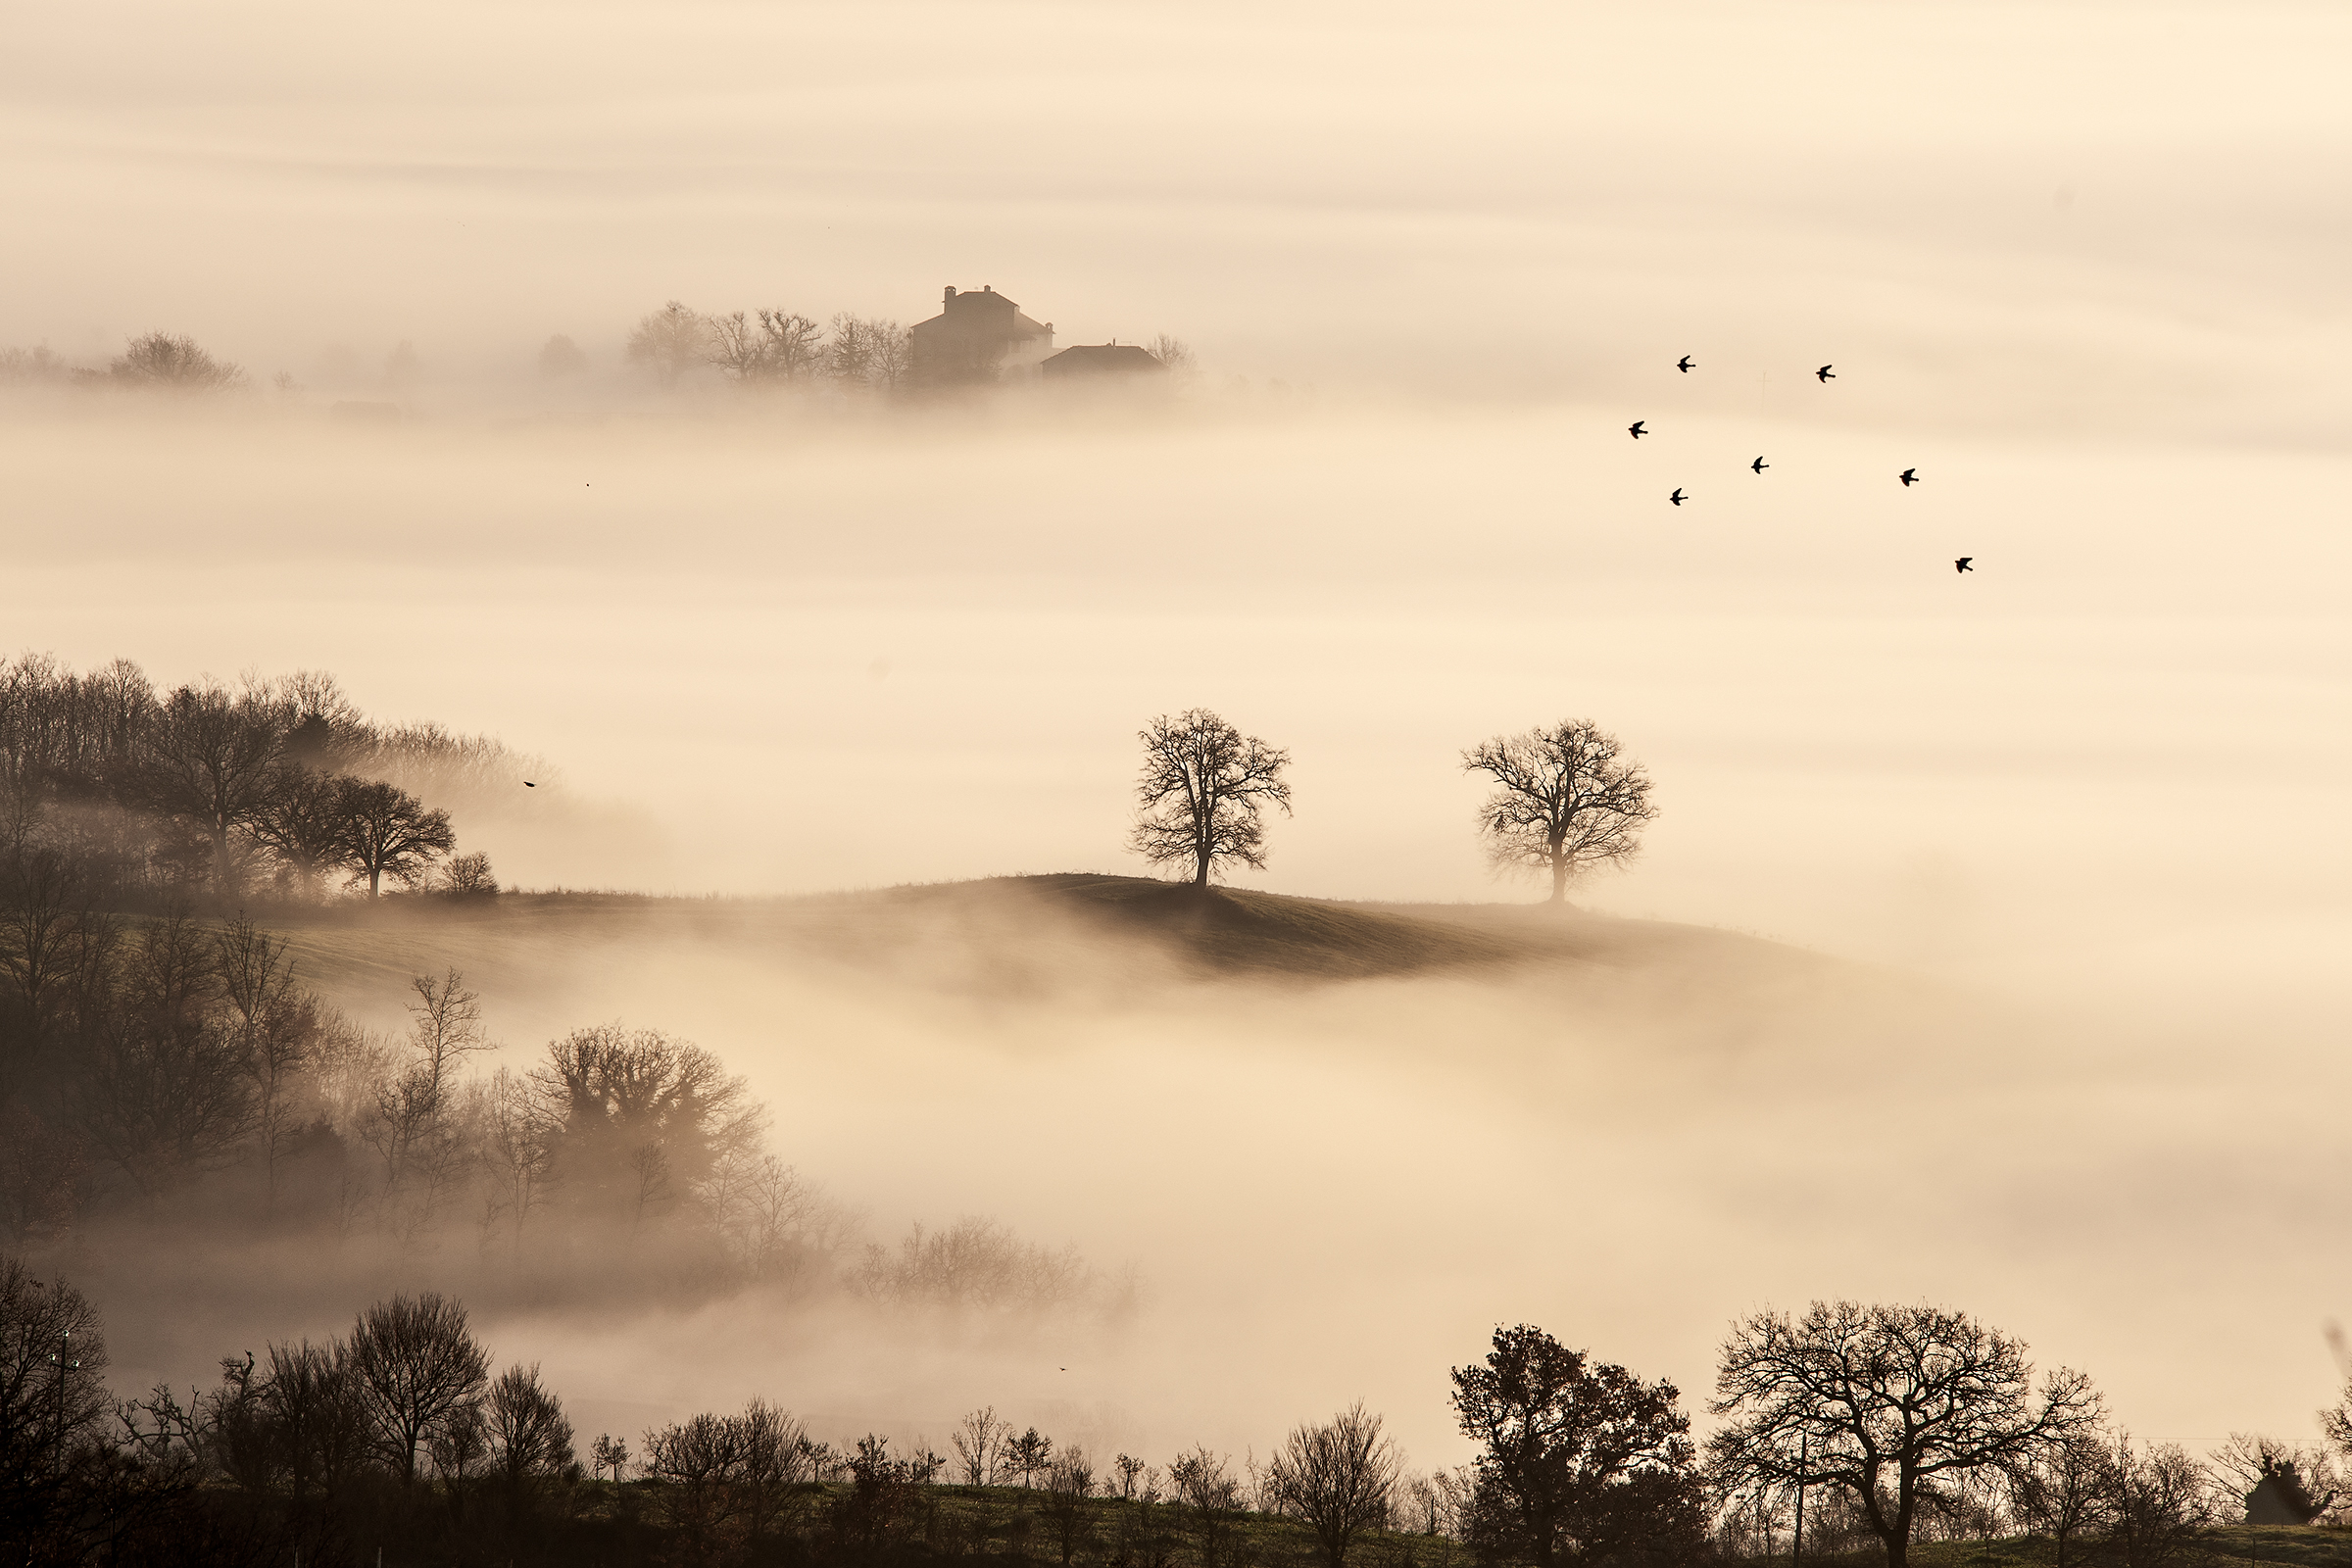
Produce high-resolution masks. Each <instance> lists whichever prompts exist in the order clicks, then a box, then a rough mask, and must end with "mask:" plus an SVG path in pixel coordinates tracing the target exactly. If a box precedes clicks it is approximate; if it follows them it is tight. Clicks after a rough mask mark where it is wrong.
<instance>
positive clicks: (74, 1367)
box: [0, 1254, 114, 1521]
mask: <svg viewBox="0 0 2352 1568" xmlns="http://www.w3.org/2000/svg"><path fill="white" fill-rule="evenodd" d="M113 1408H114V1399H113V1397H112V1396H111V1395H110V1394H109V1393H108V1392H107V1387H106V1340H105V1337H104V1336H103V1335H101V1334H100V1333H99V1328H98V1313H97V1310H96V1309H95V1308H93V1307H92V1306H91V1305H90V1303H89V1301H88V1299H86V1298H84V1297H83V1296H82V1294H81V1293H80V1292H79V1291H77V1290H75V1289H73V1286H71V1285H68V1284H67V1283H66V1282H65V1281H63V1280H60V1279H49V1280H42V1279H39V1278H37V1277H36V1276H35V1275H34V1274H33V1273H32V1272H31V1271H30V1270H29V1269H27V1268H25V1264H24V1263H23V1261H22V1260H20V1259H18V1258H15V1257H11V1256H8V1255H5V1254H0V1519H5V1520H11V1521H14V1520H20V1519H24V1518H25V1517H27V1515H28V1514H30V1513H31V1512H32V1510H33V1509H34V1508H35V1507H38V1506H40V1505H41V1495H42V1494H45V1493H49V1492H52V1491H53V1490H54V1489H55V1488H56V1487H57V1485H58V1477H57V1473H56V1467H57V1464H58V1461H59V1460H60V1459H61V1458H63V1457H64V1456H65V1455H67V1454H68V1453H69V1452H70V1451H71V1450H72V1449H73V1447H74V1446H77V1445H79V1444H80V1443H82V1442H85V1441H87V1440H88V1439H90V1438H92V1437H94V1436H95V1435H96V1434H97V1432H98V1431H99V1429H100V1427H101V1426H102V1424H103V1423H104V1422H105V1420H106V1418H107V1416H108V1415H109V1414H110V1413H111V1411H112V1410H113Z"/></svg>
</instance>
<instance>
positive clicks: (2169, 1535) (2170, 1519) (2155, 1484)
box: [2093, 1438, 2215, 1568]
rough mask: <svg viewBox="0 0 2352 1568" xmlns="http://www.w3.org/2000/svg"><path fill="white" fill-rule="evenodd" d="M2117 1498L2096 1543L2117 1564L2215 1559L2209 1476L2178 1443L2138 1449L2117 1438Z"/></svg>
mask: <svg viewBox="0 0 2352 1568" xmlns="http://www.w3.org/2000/svg"><path fill="white" fill-rule="evenodd" d="M2114 1476H2115V1504H2114V1513H2113V1516H2112V1518H2111V1519H2110V1520H2109V1522H2108V1526H2107V1533H2106V1536H2105V1537H2104V1538H2103V1539H2102V1540H2100V1541H2099V1542H2098V1543H2097V1544H2096V1545H2095V1546H2094V1548H2093V1554H2094V1555H2095V1556H2096V1557H2097V1558H2098V1559H2099V1560H2100V1561H2101V1562H2102V1563H2112V1564H2113V1565H2114V1568H2182V1565H2184V1564H2188V1563H2195V1562H2199V1561H2210V1560H2211V1551H2210V1548H2209V1546H2208V1544H2207V1542H2206V1538H2205V1533H2206V1531H2207V1530H2209V1529H2210V1528H2212V1526H2213V1524H2214V1523H2215V1520H2214V1517H2213V1512H2212V1508H2211V1505H2210V1504H2209V1503H2208V1501H2207V1488H2206V1484H2205V1482H2206V1477H2205V1475H2204V1473H2203V1471H2202V1470H2200V1469H2199V1468H2198V1465H2197V1462H2196V1461H2195V1460H2193V1459H2191V1458H2190V1457H2189V1456H2188V1454H2187V1452H2186V1451H2185V1450H2183V1449H2182V1448H2180V1446H2178V1445H2175V1444H2163V1445H2158V1446H2151V1447H2146V1448H2141V1449H2138V1450H2134V1449H2133V1448H2132V1447H2131V1442H2130V1441H2129V1440H2128V1439H2124V1438H2119V1439H2118V1440H2117V1441H2116V1464H2115V1469H2114Z"/></svg>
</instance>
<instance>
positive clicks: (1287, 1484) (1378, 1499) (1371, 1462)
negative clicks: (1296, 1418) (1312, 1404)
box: [1266, 1399, 1398, 1568]
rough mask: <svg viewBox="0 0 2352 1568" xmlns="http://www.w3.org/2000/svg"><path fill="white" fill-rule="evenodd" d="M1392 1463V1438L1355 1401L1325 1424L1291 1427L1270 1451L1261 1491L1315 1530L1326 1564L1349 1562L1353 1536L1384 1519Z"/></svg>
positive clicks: (1343, 1567) (1343, 1566)
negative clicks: (1263, 1487) (1384, 1433)
mask: <svg viewBox="0 0 2352 1568" xmlns="http://www.w3.org/2000/svg"><path fill="white" fill-rule="evenodd" d="M1397 1464H1398V1461H1397V1446H1396V1444H1394V1443H1392V1442H1391V1441H1390V1440H1389V1439H1387V1438H1385V1437H1383V1436H1381V1431H1380V1417H1378V1416H1376V1415H1373V1414H1371V1413H1369V1412H1368V1411H1366V1410H1365V1409H1364V1405H1363V1401H1362V1400H1360V1399H1359V1400H1357V1401H1356V1402H1355V1403H1354V1404H1352V1405H1350V1406H1348V1408H1347V1409H1345V1410H1343V1411H1341V1412H1340V1413H1339V1414H1338V1415H1336V1416H1334V1417H1332V1419H1331V1420H1330V1422H1329V1423H1328V1424H1326V1425H1323V1426H1302V1427H1294V1428H1293V1429H1292V1431H1291V1435H1290V1436H1289V1437H1288V1438H1286V1439H1284V1440H1283V1444H1282V1446H1281V1447H1280V1448H1278V1449H1276V1450H1275V1452H1274V1461H1273V1464H1272V1465H1271V1466H1270V1467H1269V1468H1268V1470H1267V1472H1266V1490H1267V1493H1268V1495H1269V1497H1270V1499H1271V1500H1272V1501H1273V1503H1274V1505H1275V1506H1276V1507H1278V1508H1280V1509H1281V1510H1282V1511H1283V1512H1285V1513H1288V1514H1291V1515H1292V1516H1293V1517H1295V1518H1298V1519H1300V1520H1303V1521H1304V1522H1305V1524H1306V1527H1307V1528H1308V1529H1309V1530H1312V1531H1313V1532H1314V1533H1315V1543H1316V1544H1317V1545H1319V1546H1321V1547H1322V1548H1323V1560H1324V1562H1325V1563H1327V1564H1328V1565H1329V1568H1347V1563H1348V1547H1349V1546H1351V1545H1353V1544H1355V1538H1356V1537H1357V1536H1359V1535H1362V1534H1363V1533H1364V1532H1365V1531H1367V1530H1377V1529H1379V1528H1381V1527H1382V1526H1383V1525H1386V1524H1387V1523H1388V1520H1389V1495H1390V1493H1391V1492H1392V1491H1393V1490H1394V1489H1395V1487H1396V1484H1397Z"/></svg>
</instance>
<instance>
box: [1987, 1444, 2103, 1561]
mask: <svg viewBox="0 0 2352 1568" xmlns="http://www.w3.org/2000/svg"><path fill="white" fill-rule="evenodd" d="M2117 1455H2118V1449H2117V1446H2115V1445H2114V1444H2112V1443H2110V1442H2109V1441H2108V1439H2107V1438H2106V1436H2105V1435H2104V1434H2101V1433H2097V1432H2089V1431H2084V1432H2079V1433H2076V1434H2074V1435H2072V1436H2070V1437H2067V1438H2065V1439H2062V1440H2060V1441H2059V1442H2056V1443H2052V1444H2049V1445H2047V1446H2044V1447H2043V1448H2042V1449H2041V1450H2040V1451H2038V1452H2035V1453H2031V1454H2029V1455H2027V1456H2026V1458H2025V1460H2024V1461H2023V1462H2022V1463H2019V1464H2015V1465H2012V1466H2011V1467H2010V1490H2011V1495H2012V1498H2013V1501H2014V1506H2015V1507H2016V1510H2017V1516H2018V1520H2019V1522H2020V1523H2022V1524H2023V1525H2024V1526H2025V1527H2026V1528H2027V1529H2028V1530H2029V1531H2031V1532H2033V1533H2034V1535H2037V1536H2047V1537H2049V1538H2050V1543H2051V1544H2052V1545H2054V1546H2055V1547H2056V1548H2057V1558H2058V1560H2057V1568H2066V1560H2067V1555H2068V1553H2069V1551H2070V1550H2071V1551H2073V1552H2074V1553H2075V1554H2076V1555H2077V1556H2080V1554H2081V1548H2082V1542H2083V1541H2084V1540H2085V1539H2095V1538H2097V1537H2099V1536H2102V1535H2104V1534H2106V1532H2107V1530H2108V1528H2109V1527H2110V1526H2111V1525H2112V1524H2113V1523H2114V1522H2115V1510H2116V1506H2117V1503H2118V1502H2119V1501H2120V1496H2119V1492H2120V1486H2121V1481H2122V1478H2121V1476H2120V1475H2119V1474H2118V1473H2117V1470H2116V1460H2117Z"/></svg>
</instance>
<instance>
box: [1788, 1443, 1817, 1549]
mask: <svg viewBox="0 0 2352 1568" xmlns="http://www.w3.org/2000/svg"><path fill="white" fill-rule="evenodd" d="M1812 1444H1813V1434H1811V1433H1810V1432H1808V1433H1805V1434H1803V1435H1802V1436H1800V1437H1799V1438H1798V1439H1797V1440H1796V1534H1795V1535H1793V1536H1791V1537H1790V1538H1789V1568H1796V1565H1797V1559H1798V1558H1799V1557H1801V1556H1802V1555H1803V1554H1804V1549H1805V1461H1806V1460H1807V1459H1808V1458H1809V1457H1810V1456H1811V1454H1812V1451H1813V1448H1812Z"/></svg>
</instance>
